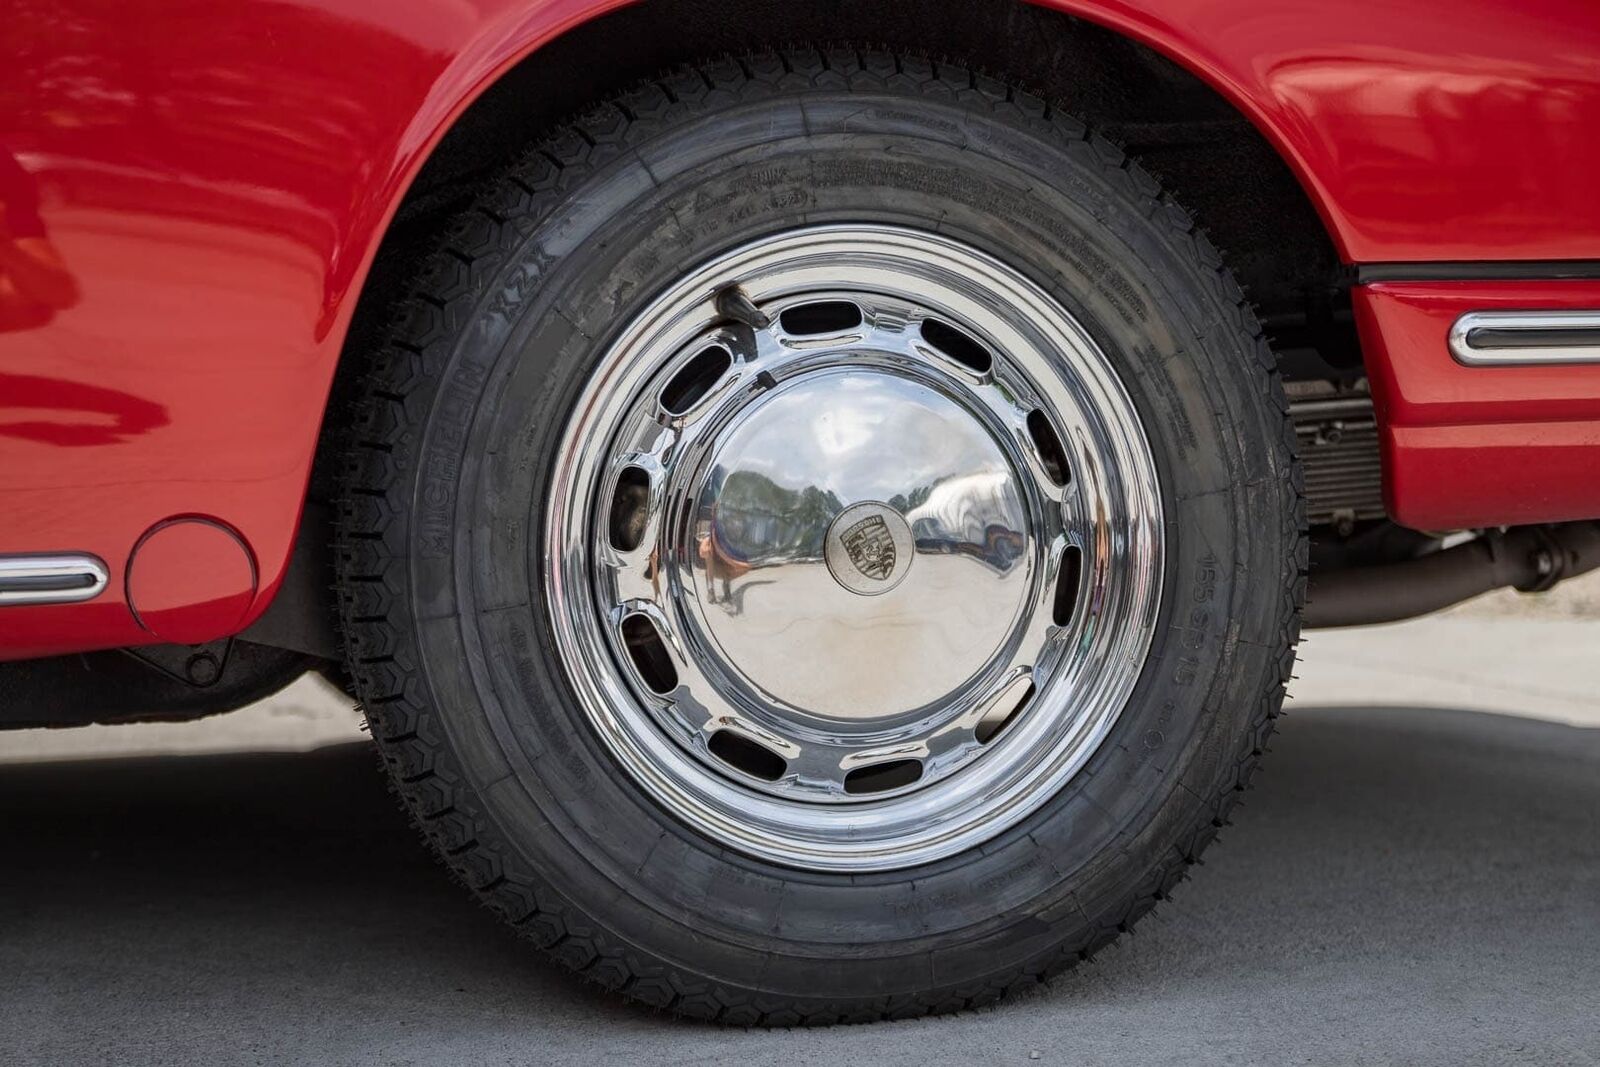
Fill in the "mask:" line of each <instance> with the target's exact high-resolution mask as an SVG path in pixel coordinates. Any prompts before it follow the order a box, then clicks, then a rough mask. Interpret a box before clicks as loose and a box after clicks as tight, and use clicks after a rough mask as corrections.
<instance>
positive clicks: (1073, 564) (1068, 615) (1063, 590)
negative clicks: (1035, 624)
mask: <svg viewBox="0 0 1600 1067" xmlns="http://www.w3.org/2000/svg"><path fill="white" fill-rule="evenodd" d="M1082 570H1083V553H1082V552H1081V551H1080V550H1079V549H1078V546H1077V545H1069V546H1067V550H1066V551H1065V552H1063V553H1062V554H1061V570H1060V572H1059V573H1057V574H1056V598H1055V604H1054V606H1053V608H1052V611H1051V615H1052V617H1053V619H1054V620H1055V624H1056V625H1057V626H1065V625H1066V624H1067V623H1069V622H1071V621H1072V612H1073V609H1074V608H1076V607H1077V606H1078V577H1079V574H1080V573H1081V572H1082Z"/></svg>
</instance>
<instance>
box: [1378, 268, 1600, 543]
mask: <svg viewBox="0 0 1600 1067" xmlns="http://www.w3.org/2000/svg"><path fill="white" fill-rule="evenodd" d="M1354 296H1355V309H1356V321H1357V323H1358V325H1359V327H1360V329H1361V336H1362V345H1363V348H1364V349H1365V350H1366V352H1367V364H1368V366H1369V368H1372V370H1373V372H1374V373H1373V374H1372V378H1371V381H1372V389H1373V399H1374V402H1375V404H1376V406H1377V408H1378V414H1379V419H1380V422H1381V423H1382V426H1383V461H1384V476H1385V485H1384V496H1385V500H1386V502H1387V505H1388V508H1389V513H1390V515H1392V516H1393V517H1394V518H1395V519H1396V520H1397V521H1399V522H1401V523H1404V524H1405V525H1407V526H1413V527H1416V528H1418V529H1423V530H1453V529H1459V528H1464V527H1474V526H1490V525H1512V524H1517V523H1533V522H1557V521H1561V520H1564V519H1587V518H1593V517H1595V516H1596V515H1600V507H1597V506H1596V505H1597V502H1600V366H1535V367H1466V366H1463V365H1461V364H1460V363H1458V362H1456V360H1455V359H1454V358H1453V357H1452V356H1451V355H1450V351H1449V346H1448V336H1449V331H1450V327H1451V325H1452V324H1453V323H1454V322H1455V321H1456V319H1457V318H1459V317H1460V316H1461V315H1463V314H1464V313H1466V312H1468V311H1478V310H1512V309H1533V308H1548V309H1554V308H1600V282H1494V283H1486V282H1431V283H1414V282H1412V283H1400V282H1392V283H1384V284H1378V285H1368V286H1363V287H1361V288H1359V289H1357V290H1356V292H1355V294H1354ZM1374 357H1376V358H1374Z"/></svg>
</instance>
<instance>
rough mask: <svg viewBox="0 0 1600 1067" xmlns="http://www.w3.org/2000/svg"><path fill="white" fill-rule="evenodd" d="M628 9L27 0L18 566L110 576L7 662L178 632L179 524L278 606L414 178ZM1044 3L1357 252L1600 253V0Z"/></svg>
mask: <svg viewBox="0 0 1600 1067" xmlns="http://www.w3.org/2000/svg"><path fill="white" fill-rule="evenodd" d="M618 2H619V0H461V2H453V3H446V2H441V0H389V2H386V3H371V2H368V0H235V2H233V3H226V4H220V3H215V2H214V0H12V2H11V3H10V4H9V5H8V10H7V14H6V16H5V18H4V21H3V27H4V28H3V31H0V34H3V37H4V41H5V45H4V50H5V53H6V62H5V63H3V64H0V175H4V174H9V175H10V177H8V178H6V180H5V183H4V184H3V185H0V196H3V197H4V198H5V200H6V202H7V217H8V219H9V220H10V221H9V222H8V223H7V226H8V227H10V228H9V229H3V230H0V248H4V251H3V252H0V274H5V275H6V277H7V281H6V282H3V283H0V506H3V508H4V514H5V521H4V523H0V553H25V552H34V551H45V550H49V551H69V550H80V551H88V552H93V553H95V554H96V555H98V556H100V557H101V558H103V559H104V560H106V562H107V563H108V564H109V565H110V567H111V570H112V578H111V584H110V586H109V588H108V589H107V591H106V592H105V593H103V594H102V595H101V597H100V598H98V599H97V600H95V601H93V602H90V603H87V604H83V605H72V606H65V607H31V608H9V609H3V610H0V658H15V657H21V656H29V655H42V654H47V653H50V652H54V651H65V650H72V649H83V648H91V647H108V646H115V645H123V644H137V643H140V642H144V641H149V640H150V639H151V637H150V635H149V634H148V633H147V632H146V631H145V630H143V629H141V628H140V627H139V625H138V623H137V622H136V621H135V620H134V618H133V616H132V614H131V612H129V610H128V608H127V605H126V600H125V570H126V565H127V560H128V558H129V553H130V552H131V551H132V549H133V546H134V544H135V542H136V541H137V540H138V538H139V537H140V535H141V534H142V533H143V532H144V531H145V530H147V529H149V528H150V527H151V526H152V525H154V524H156V523H159V522H161V521H163V520H165V519H167V518H169V517H172V516H178V515H184V514H191V513H203V514H209V515H215V516H218V517H219V518H220V519H222V520H223V521H225V522H226V523H228V524H229V525H230V526H231V527H232V528H234V529H236V530H237V531H238V532H239V534H240V535H241V536H242V538H243V539H244V540H245V542H246V543H247V544H248V547H249V549H250V550H251V551H252V552H253V553H254V556H255V558H256V561H257V565H258V572H259V573H258V578H259V582H258V588H257V593H256V595H255V597H254V602H253V603H252V605H251V606H250V608H249V609H248V611H247V612H246V613H245V616H244V617H243V618H242V619H241V620H240V624H242V623H244V622H248V621H249V619H250V618H252V617H254V616H256V615H259V613H260V612H261V611H262V610H264V608H265V606H266V604H267V602H268V601H269V600H270V598H271V596H272V594H273V593H274V592H275V590H276V588H277V586H278V584H279V582H280V581H281V579H282V575H283V570H284V566H285V564H286V561H287V558H288V554H289V549H290V546H291V544H292V540H293V533H294V529H295V525H296V523H297V521H298V516H299V509H300V504H301V500H302V498H303V494H304V491H305V485H306V481H307V476H308V472H309V468H310V463H311V459H312V453H313V449H314V446H315V442H316V438H317V433H318V429H319V426H320V422H321V418H322V410H323V405H324V403H325V399H326V396H327V390H328V385H329V382H330V380H331V377H332V373H333V369H334V366H335V364H336V362H337V360H338V356H339V352H340V349H341V347H342V345H343V342H344V337H345V333H346V330H347V328H348V326H349V323H350V318H351V315H352V312H353V310H354V306H355V299H356V297H357V296H358V295H359V292H360V286H361V283H362V281H363V279H364V278H365V276H366V274H367V271H368V268H369V267H370V264H371V260H372V257H373V255H374V254H375V253H376V250H377V247H378V243H379V241H380V240H381V238H382V236H383V232H384V227H385V225H386V224H387V221H388V219H389V218H390V216H391V215H392V213H393V211H394V210H395V208H396V206H397V205H398V203H399V200H400V198H401V197H402V196H403V194H404V191H405V189H406V187H407V186H408V184H409V183H410V182H411V180H412V179H413V177H414V176H415V174H416V172H417V170H418V168H419V167H420V166H421V164H422V163H423V161H424V160H425V158H426V156H427V154H428V152H429V151H430V150H431V148H432V147H433V145H434V144H435V143H436V142H437V140H438V138H439V137H440V136H442V134H443V133H444V131H445V130H446V129H447V128H448V127H449V125H450V123H451V122H452V121H453V120H454V118H455V117H456V116H457V115H459V113H460V112H461V111H462V110H463V109H464V108H465V107H466V106H467V105H468V104H469V103H470V102H471V100H472V99H473V98H474V97H475V96H476V95H477V94H478V93H479V92H481V91H482V89H483V88H484V87H486V86H487V85H488V84H491V83H492V82H493V80H494V79H495V78H496V77H498V76H499V75H500V74H501V73H503V71H504V70H505V69H506V68H508V67H509V66H510V65H512V64H513V63H515V62H517V61H519V60H520V59H522V58H523V57H525V56H527V55H529V54H530V53H533V52H535V51H536V50H537V49H538V47H539V46H540V45H541V44H543V43H544V42H546V41H547V40H549V39H551V38H552V37H554V36H556V35H558V34H559V33H561V32H563V31H564V30H566V29H567V28H569V27H570V26H572V25H575V24H577V23H579V22H581V21H583V20H586V19H589V18H592V17H595V16H596V15H598V14H599V13H601V12H603V11H605V10H608V9H610V8H611V7H613V6H616V4H617V3H618ZM992 2H997V3H999V2H1007V0H992ZM1048 3H1049V6H1054V7H1058V8H1060V9H1063V10H1067V11H1070V12H1073V13H1076V14H1080V15H1082V16H1084V17H1087V18H1090V19H1094V20H1096V21H1099V22H1101V23H1103V24H1105V25H1108V26H1110V27H1112V28H1114V29H1118V30H1120V31H1122V32H1125V33H1127V34H1129V35H1130V36H1133V37H1136V38H1138V39H1140V40H1142V41H1145V42H1146V43H1148V44H1150V45H1152V46H1153V47H1155V48H1157V49H1159V50H1161V51H1163V52H1165V53H1167V54H1168V55H1170V56H1172V57H1173V58H1175V59H1177V60H1178V61H1179V62H1181V63H1183V64H1184V65H1186V66H1188V67H1189V68H1190V69H1192V70H1194V71H1195V72H1196V73H1198V74H1199V75H1200V76H1201V77H1202V78H1204V79H1205V80H1207V81H1208V82H1210V83H1211V84H1212V85H1214V86H1215V87H1217V88H1218V89H1219V91H1221V92H1222V93H1223V94H1224V95H1226V96H1227V97H1229V98H1230V99H1231V100H1233V101H1234V102H1235V103H1236V104H1237V105H1238V106H1239V107H1240V108H1241V109H1242V110H1243V111H1244V112H1245V113H1246V114H1247V115H1248V116H1250V117H1251V118H1252V120H1254V121H1255V122H1256V123H1257V124H1258V125H1259V126H1260V127H1261V128H1262V129H1263V131H1264V132H1265V133H1266V134H1267V136H1268V137H1269V138H1270V139H1271V140H1272V141H1273V143H1274V144H1276V145H1278V146H1279V148H1280V150H1281V151H1283V153H1284V154H1285V157H1286V158H1287V159H1288V160H1289V161H1290V164H1291V166H1292V167H1293V168H1294V169H1295V171H1296V172H1297V173H1298V174H1299V175H1300V177H1301V180H1302V181H1303V183H1304V184H1305V186H1306V188H1307V189H1308V191H1309V192H1310V194H1311V195H1312V197H1313V200H1314V201H1315V202H1316V204H1317V207H1318V210H1319V211H1320V212H1321V213H1322V215H1323V218H1324V219H1325V220H1326V222H1327V223H1328V225H1329V228H1330V231H1331V233H1332V234H1333V236H1334V239H1335V243H1336V244H1337V245H1338V246H1339V248H1340V249H1341V250H1342V251H1343V252H1344V254H1345V255H1346V256H1347V257H1348V258H1350V259H1352V260H1364V261H1381V260H1430V259H1478V258H1482V259H1510V258H1530V259H1532V258H1573V257H1600V197H1596V196H1594V195H1593V175H1594V173H1596V172H1597V170H1600V141H1597V139H1596V138H1594V137H1593V136H1592V133H1593V131H1594V130H1595V129H1597V128H1600V8H1596V7H1595V6H1594V5H1593V4H1592V3H1591V2H1589V0H1410V2H1404V3H1401V2H1397V0H1389V2H1375V3H1369V4H1366V5H1363V6H1362V8H1361V10H1360V14H1359V17H1354V16H1353V15H1352V11H1351V8H1350V5H1348V4H1347V3H1345V2H1344V0H1270V2H1269V0H1248V2H1246V0H1241V2H1238V3H1217V2H1215V0H1138V2H1132V0H1048ZM7 160H13V161H15V166H14V167H12V168H11V169H10V170H7V168H6V166H5V164H6V161H7ZM19 175H20V177H19ZM35 208H36V210H34V209H35ZM30 215H32V216H36V218H37V222H38V226H37V227H30V228H28V231H27V232H26V233H23V232H22V231H17V230H16V229H15V223H16V221H17V220H18V219H23V218H25V217H28V216H30ZM34 229H37V230H38V231H39V232H38V233H35V232H33V230H34ZM14 238H15V239H14ZM6 285H9V286H10V292H11V296H10V297H9V298H6V297H5V296H4V294H5V292H6V291H7V290H6V289H5V286H6ZM8 300H9V302H7V301H8ZM1384 328H1385V329H1386V327H1384ZM1381 340H1382V342H1383V347H1382V349H1381V351H1382V352H1384V353H1385V354H1386V357H1387V358H1390V359H1392V360H1393V361H1396V362H1401V361H1406V360H1409V359H1411V358H1413V354H1412V353H1411V352H1410V350H1409V349H1407V348H1406V347H1405V345H1404V344H1403V343H1402V342H1400V341H1398V340H1393V339H1390V338H1388V337H1387V336H1386V335H1385V336H1383V337H1382V338H1381ZM1429 358H1431V357H1429ZM1458 488H1462V489H1463V491H1464V488H1463V487H1458ZM1400 491H1401V493H1402V494H1404V493H1405V492H1409V491H1410V483H1409V482H1402V483H1401V487H1400ZM1595 498H1596V500H1597V502H1600V490H1596V492H1595ZM1401 503H1402V505H1403V504H1404V501H1401ZM1593 511H1594V512H1600V506H1597V507H1595V508H1594V509H1593ZM210 636H221V633H220V632H219V633H217V634H213V635H210Z"/></svg>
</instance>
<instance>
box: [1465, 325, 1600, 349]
mask: <svg viewBox="0 0 1600 1067" xmlns="http://www.w3.org/2000/svg"><path fill="white" fill-rule="evenodd" d="M1596 344H1600V326H1589V327H1581V326H1571V327H1562V328H1560V329H1548V330H1517V329H1508V328H1495V327H1488V326H1480V327H1478V328H1477V329H1475V330H1468V331H1467V346H1468V347H1469V348H1475V349H1484V350H1486V351H1492V350H1494V349H1501V348H1588V347H1590V346H1592V345H1596Z"/></svg>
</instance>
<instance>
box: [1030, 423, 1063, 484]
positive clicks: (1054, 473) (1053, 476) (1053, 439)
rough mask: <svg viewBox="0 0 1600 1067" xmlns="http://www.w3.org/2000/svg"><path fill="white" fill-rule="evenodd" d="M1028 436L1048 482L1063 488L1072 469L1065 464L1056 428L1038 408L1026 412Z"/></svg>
mask: <svg viewBox="0 0 1600 1067" xmlns="http://www.w3.org/2000/svg"><path fill="white" fill-rule="evenodd" d="M1028 436H1029V437H1032V438H1033V447H1034V448H1035V449H1036V450H1037V451H1038V453H1039V462H1041V463H1043V464H1044V470H1045V473H1046V474H1048V475H1049V476H1050V480H1051V481H1052V482H1055V483H1056V484H1057V485H1063V486H1064V485H1066V484H1067V482H1069V481H1071V480H1072V468H1071V466H1070V465H1069V464H1068V463H1067V452H1066V449H1064V448H1062V447H1061V438H1059V437H1057V436H1056V428H1055V427H1054V426H1052V425H1051V424H1050V417H1049V416H1048V415H1046V414H1045V413H1044V412H1042V411H1040V410H1039V409H1038V408H1034V409H1033V410H1032V411H1030V412H1028Z"/></svg>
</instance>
